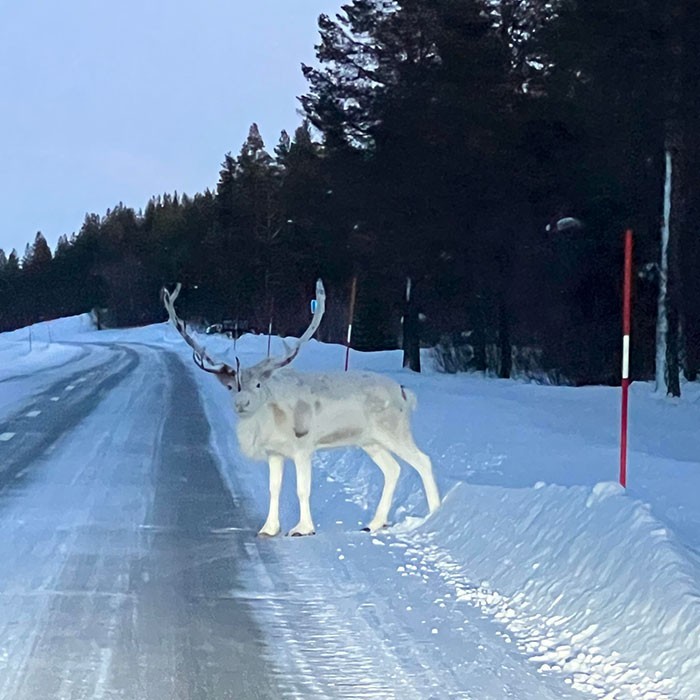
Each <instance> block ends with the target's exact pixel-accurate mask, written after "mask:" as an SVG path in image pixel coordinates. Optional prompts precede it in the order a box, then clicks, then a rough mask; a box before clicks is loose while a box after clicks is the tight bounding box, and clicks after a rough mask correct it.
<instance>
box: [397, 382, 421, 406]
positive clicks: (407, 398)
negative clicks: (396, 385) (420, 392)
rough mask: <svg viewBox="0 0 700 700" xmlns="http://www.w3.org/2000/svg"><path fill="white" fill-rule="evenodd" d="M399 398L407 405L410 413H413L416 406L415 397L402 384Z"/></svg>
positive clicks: (416, 400)
mask: <svg viewBox="0 0 700 700" xmlns="http://www.w3.org/2000/svg"><path fill="white" fill-rule="evenodd" d="M401 398H402V399H403V401H404V402H405V403H407V404H408V408H409V409H410V410H411V411H413V410H414V409H415V407H416V406H417V405H418V399H417V398H416V395H415V394H414V393H413V392H412V391H411V390H410V389H407V388H406V387H405V386H404V385H403V384H401Z"/></svg>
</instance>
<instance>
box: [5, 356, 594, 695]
mask: <svg viewBox="0 0 700 700" xmlns="http://www.w3.org/2000/svg"><path fill="white" fill-rule="evenodd" d="M84 350H86V351H87V352H82V353H80V354H79V356H78V357H77V358H76V361H75V362H71V363H67V364H64V363H61V364H60V365H59V366H56V367H53V368H51V369H46V370H45V372H46V374H45V376H44V381H43V382H42V384H43V389H42V390H38V389H36V387H34V388H35V389H36V390H34V391H24V392H23V395H24V396H25V401H24V402H23V403H21V405H18V404H17V402H14V403H13V404H9V403H8V404H7V405H6V407H5V410H4V412H3V415H2V416H1V418H0V425H1V426H2V427H1V429H0V432H1V433H2V436H3V439H2V441H1V442H0V465H1V467H0V485H1V486H0V488H1V490H0V531H2V533H3V537H2V539H1V540H0V559H1V560H2V563H3V565H2V570H1V572H0V698H2V700H39V699H40V698H54V699H66V700H67V699H69V698H70V699H79V698H82V699H85V700H87V699H88V698H89V699H96V698H116V697H122V698H123V697H126V698H130V699H132V700H138V699H141V698H143V699H149V700H150V699H152V700H162V699H164V698H202V699H204V698H206V699H213V698H279V697H297V698H312V697H313V698H316V697H318V698H356V697H363V698H397V697H401V698H406V699H410V698H416V699H417V700H419V699H423V698H465V699H467V698H474V699H475V700H489V699H493V700H500V699H505V698H538V699H539V700H548V699H549V698H552V700H554V699H555V698H568V697H580V696H579V695H578V694H577V693H576V692H574V691H572V689H571V688H570V687H568V686H567V685H565V683H564V681H563V678H562V677H561V676H558V675H547V674H544V675H542V674H540V673H538V672H537V670H536V668H535V667H534V666H533V665H532V664H531V663H530V662H529V661H528V659H527V658H526V657H525V656H523V655H522V654H521V653H520V652H518V650H517V649H516V647H515V645H513V644H512V643H510V640H509V638H508V635H505V634H503V631H502V630H501V629H500V628H499V627H498V626H497V625H496V624H495V623H494V622H493V621H492V620H491V619H489V618H488V616H484V615H482V614H481V613H480V611H479V610H478V608H476V607H465V606H464V605H463V604H460V603H459V602H458V601H457V600H456V599H455V597H454V595H453V593H452V592H450V590H449V589H448V588H447V587H445V585H444V582H443V581H442V579H441V578H440V576H439V575H438V572H437V570H436V569H435V567H428V566H426V563H425V561H423V559H422V554H421V552H420V551H416V550H415V549H414V548H412V547H411V546H409V545H408V544H406V543H405V542H403V541H401V539H400V538H399V537H398V536H392V535H385V536H382V537H370V536H369V535H367V534H366V533H361V532H359V531H356V530H357V528H356V526H355V524H354V523H353V524H352V525H349V526H348V531H347V532H346V535H345V536H343V537H342V543H341V541H340V540H339V538H338V536H337V534H334V535H332V536H329V535H327V534H326V535H324V534H323V533H322V532H321V533H320V534H319V535H318V536H316V537H314V538H305V539H291V538H283V539H278V540H275V541H269V540H260V539H258V538H256V537H255V526H256V525H257V523H256V520H255V519H256V517H257V516H256V515H255V514H253V513H250V512H248V511H247V509H246V506H247V503H246V499H245V497H244V496H243V495H242V493H241V492H236V491H235V484H234V490H233V493H232V489H230V488H228V487H227V486H226V485H224V481H223V480H222V477H221V476H220V469H219V467H220V464H219V463H218V461H217V458H216V457H215V456H214V454H215V453H213V452H212V451H211V450H210V442H211V436H210V430H211V429H215V430H216V429H218V430H223V429H225V428H226V426H225V425H223V424H216V423H214V425H213V426H212V427H211V428H210V424H209V422H208V420H207V417H206V414H205V411H204V408H203V406H202V402H201V401H200V397H199V392H198V387H197V385H196V384H195V382H194V381H193V378H192V376H191V373H190V372H189V370H187V369H186V368H185V367H184V366H183V364H182V362H181V360H180V359H179V357H177V356H176V355H175V354H173V353H171V352H168V351H166V350H164V349H154V348H149V347H148V346H146V345H138V344H132V345H124V344H115V345H114V346H112V347H104V346H100V345H95V346H92V345H85V346H84ZM88 358H89V359H88ZM76 363H78V364H76ZM81 363H82V364H81ZM8 381H9V380H8ZM14 381H16V382H21V381H34V382H35V381H36V377H34V376H33V375H29V376H28V377H27V378H25V379H24V380H22V379H21V378H18V379H16V380H14ZM32 386H34V385H32ZM214 438H215V440H214V441H216V438H217V436H214ZM218 439H219V440H228V439H229V436H228V435H222V436H218ZM230 485H231V484H230V481H229V486H230ZM319 488H322V489H324V490H325V491H328V490H329V489H333V483H332V482H329V481H326V482H325V483H323V484H321V485H319ZM331 497H332V494H329V493H325V494H324V495H323V496H322V497H321V498H323V499H326V498H331ZM339 544H340V546H339ZM417 601H418V602H419V604H418V605H416V602H417ZM426 611H428V613H429V614H426ZM455 616H457V617H458V618H459V623H458V624H455Z"/></svg>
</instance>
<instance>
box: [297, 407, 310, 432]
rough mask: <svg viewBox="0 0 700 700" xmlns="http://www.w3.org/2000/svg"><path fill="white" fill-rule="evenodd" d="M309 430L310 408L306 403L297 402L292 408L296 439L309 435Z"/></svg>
mask: <svg viewBox="0 0 700 700" xmlns="http://www.w3.org/2000/svg"><path fill="white" fill-rule="evenodd" d="M309 430H311V406H310V405H309V404H308V403H306V401H297V403H296V405H295V406H294V434H295V435H296V436H297V437H298V438H302V437H304V435H308V434H309Z"/></svg>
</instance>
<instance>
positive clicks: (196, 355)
mask: <svg viewBox="0 0 700 700" xmlns="http://www.w3.org/2000/svg"><path fill="white" fill-rule="evenodd" d="M181 289H182V284H180V282H178V283H177V285H175V289H174V290H173V292H172V293H170V292H169V291H168V290H167V289H166V288H165V287H163V289H161V292H160V294H161V299H162V300H163V305H164V306H165V309H166V311H167V312H168V317H169V319H170V323H172V324H173V326H175V328H176V329H177V332H178V333H179V334H180V335H181V336H182V337H183V338H184V339H185V342H186V343H187V344H188V345H189V346H190V347H191V348H192V350H193V354H192V359H193V360H194V363H195V364H196V365H197V367H199V368H200V369H203V370H204V371H205V372H211V373H212V374H228V375H230V376H232V377H235V376H236V370H235V369H234V368H233V367H231V366H230V365H227V364H226V363H225V362H215V361H214V360H212V358H211V357H209V355H208V354H207V351H206V350H205V349H204V348H203V347H202V346H201V345H200V344H199V343H198V342H197V341H196V340H195V339H194V338H193V337H192V336H191V335H190V334H189V333H188V332H187V328H186V327H185V322H184V321H183V320H182V319H181V318H178V315H177V314H176V313H175V300H176V299H177V297H178V295H179V294H180V290H181ZM205 361H206V362H207V363H209V365H211V366H210V367H206V366H205V364H204V363H205Z"/></svg>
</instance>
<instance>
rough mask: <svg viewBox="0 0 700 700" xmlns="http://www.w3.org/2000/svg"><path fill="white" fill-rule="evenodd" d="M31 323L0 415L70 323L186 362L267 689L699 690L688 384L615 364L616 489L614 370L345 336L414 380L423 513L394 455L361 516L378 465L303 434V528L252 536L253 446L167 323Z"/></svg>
mask: <svg viewBox="0 0 700 700" xmlns="http://www.w3.org/2000/svg"><path fill="white" fill-rule="evenodd" d="M50 328H51V336H50V337H49V335H48V332H46V324H44V325H42V327H41V328H37V327H34V332H33V336H34V337H33V347H32V350H31V352H30V351H29V348H28V331H27V330H26V329H23V330H22V331H18V332H16V333H14V334H3V335H0V433H2V418H3V416H4V415H5V414H6V413H7V411H9V409H10V407H11V406H12V405H14V404H15V403H16V402H17V400H18V397H19V394H21V393H22V392H27V391H32V390H33V389H34V388H36V387H38V386H39V385H40V384H41V375H42V373H43V372H51V371H54V370H55V368H57V367H60V366H62V365H63V364H65V363H73V362H78V363H79V362H81V361H83V362H88V358H83V355H82V354H81V348H84V347H87V345H88V344H91V343H107V344H109V343H113V342H119V343H121V344H124V343H127V344H133V347H135V348H136V347H138V346H139V344H145V345H149V346H151V347H153V346H155V347H162V348H167V349H168V350H170V351H173V352H176V353H177V354H178V355H180V356H181V357H182V358H183V360H185V361H186V362H188V363H189V364H188V366H189V367H190V373H191V374H190V376H191V377H192V378H193V379H194V380H195V381H196V382H197V386H198V387H199V390H200V393H201V395H202V397H203V399H204V407H205V410H206V413H207V417H208V419H209V423H210V425H211V441H212V449H213V451H214V454H215V455H217V456H218V460H219V463H220V465H221V469H222V471H223V474H224V477H225V479H226V480H227V483H228V484H229V487H230V489H231V491H232V494H233V496H234V499H236V500H238V501H240V500H241V499H243V500H245V502H246V504H247V507H248V508H249V512H250V513H251V514H252V515H251V517H253V518H255V521H254V522H251V523H250V532H248V533H245V535H244V536H245V537H247V538H249V539H248V540H247V541H246V543H245V546H246V549H247V551H249V553H250V555H251V557H252V560H253V561H254V562H257V564H255V565H254V566H253V569H252V570H251V571H250V581H251V586H253V587H256V589H257V592H256V596H257V597H258V598H259V599H260V600H263V601H264V603H261V604H260V605H257V606H256V607H254V608H253V611H254V614H255V615H256V616H257V617H258V619H259V623H260V627H261V629H263V630H268V634H269V643H270V649H271V650H273V651H272V653H271V656H270V661H271V663H273V664H274V665H275V667H276V668H277V670H278V673H279V674H280V677H284V674H285V673H287V674H288V675H289V677H290V678H291V677H292V676H294V677H295V678H294V679H293V681H292V680H290V682H289V686H288V689H287V693H288V695H289V696H294V697H329V698H336V697H337V698H344V697H365V698H368V697H369V698H374V697H376V698H380V697H381V698H383V697H387V698H388V697H396V696H397V695H396V693H397V690H396V689H403V691H404V692H402V697H406V698H409V697H417V698H453V697H454V698H465V699H466V698H473V699H474V700H488V699H494V700H498V699H499V698H517V699H518V700H545V699H547V698H563V697H572V698H574V697H598V698H609V699H613V698H614V699H617V700H622V699H625V698H630V699H638V698H641V699H646V700H652V699H662V698H663V699H666V698H668V699H669V700H671V699H673V700H692V699H694V698H700V499H699V495H700V431H699V426H700V386H698V385H697V384H695V385H693V384H690V385H685V386H684V387H683V398H682V399H681V400H680V401H677V402H673V401H669V400H666V399H660V398H658V397H656V396H654V395H653V393H652V387H651V385H648V384H643V383H636V384H633V386H632V392H631V409H630V410H631V434H630V453H629V473H628V485H629V488H628V489H627V491H626V492H625V491H623V490H622V489H621V488H620V487H619V486H617V484H616V479H617V468H618V466H617V465H618V459H619V453H618V450H619V446H618V431H619V390H615V389H611V388H606V387H589V388H564V387H551V386H538V385H533V384H526V383H519V382H513V381H502V380H494V379H484V378H482V377H478V376H445V375H440V374H438V373H435V372H433V371H431V370H430V369H429V362H426V365H427V366H428V369H427V370H426V371H425V372H424V373H423V374H421V375H416V374H412V373H410V372H407V371H404V370H402V369H400V365H401V362H400V355H399V354H398V353H393V352H385V353H368V354H363V353H355V352H353V353H352V354H351V358H350V363H351V366H352V367H353V368H355V369H370V370H374V371H379V372H381V373H384V374H387V375H389V376H392V377H394V378H396V379H400V381H401V383H403V384H405V385H407V386H408V387H410V388H411V389H412V390H413V391H414V392H415V393H416V394H417V396H418V408H417V409H416V412H415V415H414V428H415V430H414V432H415V436H416V441H417V443H418V444H419V446H420V447H421V448H422V449H423V450H424V451H425V452H427V453H428V454H429V455H430V456H431V458H432V460H433V464H434V469H435V473H436V477H437V480H438V484H439V486H440V488H441V491H442V493H443V496H444V501H443V504H442V506H441V508H440V509H439V510H438V512H437V513H436V514H435V515H434V516H432V517H431V518H428V519H425V518H424V517H423V516H424V515H425V513H426V505H425V502H424V496H423V494H422V491H421V489H420V486H419V481H418V478H417V476H416V475H415V474H414V473H413V472H412V470H410V469H409V468H408V467H405V468H404V469H403V471H402V477H401V480H400V482H399V488H398V489H397V493H396V497H395V502H394V508H393V509H392V513H391V517H392V522H393V523H394V525H393V526H392V527H391V528H389V529H388V530H387V531H385V532H382V533H381V534H379V535H376V536H370V535H368V534H366V533H361V532H359V529H360V527H361V526H362V525H364V524H366V522H367V521H368V520H369V519H370V517H371V515H372V512H373V508H374V507H375V506H376V503H377V501H378V499H379V494H380V491H381V475H380V474H379V472H378V470H377V469H376V467H375V466H374V465H373V464H372V463H371V461H370V460H369V458H368V457H367V456H366V455H364V453H362V452H361V451H359V450H341V451H335V452H327V453H321V454H319V455H317V458H316V462H315V471H314V484H313V488H312V507H313V514H314V519H315V523H316V531H317V534H316V536H315V537H309V538H285V537H280V538H275V539H273V540H260V539H258V538H255V537H254V532H255V530H257V528H259V527H260V525H261V524H262V522H263V520H264V518H265V514H266V507H267V473H266V472H267V470H266V467H265V465H261V464H258V463H253V462H249V461H247V460H245V459H244V458H243V457H241V455H240V453H239V452H238V448H237V445H236V441H235V436H234V433H233V431H232V429H231V428H232V426H233V425H234V423H235V417H234V415H233V412H232V411H231V409H230V407H229V395H228V393H227V392H225V391H224V390H223V389H222V388H221V387H220V385H219V384H218V382H216V381H215V380H214V379H213V378H212V377H210V376H208V375H206V374H205V373H203V372H200V371H199V370H197V368H196V367H194V365H192V363H191V361H190V360H189V356H190V351H189V348H187V346H186V345H185V344H184V343H183V341H182V340H181V339H180V337H179V336H178V335H177V333H176V332H175V331H174V330H172V329H171V328H170V327H169V326H166V325H165V324H160V325H156V326H151V327H148V328H142V329H135V330H128V331H102V332H96V331H92V330H90V327H89V322H88V320H87V318H86V317H79V318H78V319H66V320H62V321H56V322H52V323H51V325H50ZM202 338H203V342H204V343H205V344H206V346H207V349H208V350H209V352H210V353H211V354H214V355H218V356H222V357H223V356H228V357H229V358H232V357H233V356H234V353H233V348H232V342H231V341H229V340H227V339H225V338H220V337H209V336H202ZM37 339H38V341H37ZM266 345H267V339H266V338H264V337H255V336H244V337H243V338H242V339H241V340H240V341H239V342H238V344H237V348H236V352H237V354H238V356H239V357H240V359H241V363H242V364H243V365H246V364H252V363H254V362H255V361H257V360H259V359H261V358H262V357H264V355H265V352H266ZM274 348H277V349H279V348H280V345H279V341H278V340H273V349H274ZM89 357H90V358H93V359H92V360H90V361H92V362H94V361H95V359H94V357H95V356H93V355H92V354H90V355H89ZM81 358H82V359H81ZM343 359H344V348H342V347H339V346H330V345H322V344H320V343H316V342H315V341H312V342H310V343H309V344H308V346H307V347H305V348H304V350H303V351H302V353H301V354H300V356H299V357H298V358H297V360H295V367H296V368H297V369H313V370H318V369H334V370H335V369H337V370H340V369H341V368H342V364H343ZM52 368H54V369H53V370H52ZM56 371H57V370H56ZM10 389H11V390H10ZM96 410H97V411H99V407H98V408H97V409H96ZM147 419H148V417H147V416H145V417H144V420H147ZM286 475H288V478H287V480H286V482H285V485H284V489H283V499H282V526H283V528H287V529H288V528H289V527H291V526H292V525H293V524H294V523H295V522H296V520H297V517H298V512H297V510H296V503H295V501H296V497H295V494H294V479H293V471H292V470H288V471H287V472H286ZM282 587H284V588H285V590H284V594H281V593H280V590H282ZM290 609H293V610H294V611H295V613H294V615H291V613H290V612H289V610H290ZM290 615H291V617H290ZM0 662H1V660H0Z"/></svg>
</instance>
